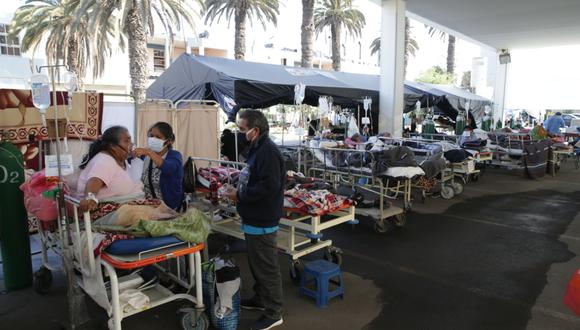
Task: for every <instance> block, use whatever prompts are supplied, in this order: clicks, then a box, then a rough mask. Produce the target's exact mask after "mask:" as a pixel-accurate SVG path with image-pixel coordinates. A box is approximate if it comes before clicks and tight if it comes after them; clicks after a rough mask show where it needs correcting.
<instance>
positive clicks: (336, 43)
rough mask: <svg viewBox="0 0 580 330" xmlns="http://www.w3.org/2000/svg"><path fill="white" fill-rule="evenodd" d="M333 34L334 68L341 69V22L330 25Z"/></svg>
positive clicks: (335, 69)
mask: <svg viewBox="0 0 580 330" xmlns="http://www.w3.org/2000/svg"><path fill="white" fill-rule="evenodd" d="M330 34H331V35H332V69H333V70H334V71H340V24H333V25H331V26H330Z"/></svg>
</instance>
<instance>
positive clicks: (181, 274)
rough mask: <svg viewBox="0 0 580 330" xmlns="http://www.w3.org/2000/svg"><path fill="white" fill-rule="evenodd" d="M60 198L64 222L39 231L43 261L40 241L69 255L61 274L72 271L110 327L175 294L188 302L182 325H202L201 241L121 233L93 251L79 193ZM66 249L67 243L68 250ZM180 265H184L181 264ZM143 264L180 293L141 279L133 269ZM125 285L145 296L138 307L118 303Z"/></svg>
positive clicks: (204, 326) (118, 326)
mask: <svg viewBox="0 0 580 330" xmlns="http://www.w3.org/2000/svg"><path fill="white" fill-rule="evenodd" d="M64 200H65V204H66V210H67V211H66V212H67V215H66V217H64V218H62V219H66V220H65V221H64V223H62V224H61V223H57V225H58V226H57V227H58V229H56V230H52V231H51V230H43V231H41V240H42V242H43V244H42V246H43V253H42V254H43V263H44V262H45V260H46V258H47V257H46V254H47V251H46V250H45V248H46V247H57V251H56V252H57V253H59V254H60V255H62V256H63V258H65V257H67V255H68V257H69V258H71V260H64V261H65V263H66V262H70V264H72V266H73V267H74V272H72V273H68V274H67V275H68V276H74V278H73V279H72V281H74V282H75V283H77V284H76V285H78V286H80V287H81V288H82V289H83V291H84V292H85V293H86V294H87V295H88V296H90V297H91V298H92V299H93V300H94V301H95V302H96V303H97V304H98V305H100V306H101V307H103V308H104V309H105V310H106V311H107V313H108V315H109V317H110V319H109V322H108V326H109V328H110V329H113V330H120V329H121V321H122V320H123V319H124V318H127V317H129V316H132V315H135V314H138V313H141V312H143V311H145V310H148V309H151V308H155V307H158V306H160V305H163V304H166V303H169V302H172V301H176V300H185V301H188V302H190V303H191V304H192V305H193V306H194V307H193V308H185V309H181V310H180V312H181V314H182V316H181V325H182V327H183V329H208V327H209V321H208V318H207V316H206V315H205V314H204V313H203V311H204V304H203V297H202V274H201V255H200V252H201V251H202V250H203V249H204V247H205V246H204V244H203V243H200V244H193V243H188V242H183V241H180V240H179V239H177V238H175V237H173V236H164V237H149V238H134V239H123V240H117V241H114V242H113V243H111V244H110V245H109V246H108V247H107V248H106V249H105V250H103V251H101V253H100V255H99V256H95V249H94V248H95V245H94V243H93V240H94V238H95V236H94V235H95V233H94V232H93V228H92V227H93V226H92V221H91V214H90V213H89V212H85V213H82V214H81V213H80V212H79V210H78V206H79V203H80V200H79V198H77V197H75V196H72V195H66V196H64ZM59 218H61V217H59ZM65 227H66V228H65ZM67 249H70V250H68V251H69V252H70V253H68V254H67V253H66V252H67ZM172 259H175V260H177V262H175V267H173V266H172V263H170V262H168V261H169V260H172ZM182 260H185V262H183V261H182ZM180 261H181V262H180ZM181 265H187V266H185V269H182V266H181ZM144 267H153V268H151V269H155V273H156V274H161V275H163V276H165V277H167V278H168V279H169V280H170V281H171V283H173V284H175V285H178V286H181V287H182V288H183V289H184V290H185V293H176V292H173V291H172V290H170V289H169V288H168V287H166V286H164V285H162V284H160V283H158V282H152V283H148V284H147V283H145V284H147V285H144V283H143V280H142V278H141V277H140V276H138V275H137V274H138V272H140V271H142V270H143V269H144ZM44 284H49V283H47V282H46V281H45V282H44ZM49 285H50V284H49ZM128 289H132V290H136V291H138V292H139V293H138V294H139V295H140V297H142V298H144V297H147V298H146V300H148V302H147V303H145V304H143V305H142V306H140V307H139V308H128V307H127V306H126V305H123V304H122V297H123V294H124V293H125V294H126V293H128V292H129V291H127V290H128ZM69 290H70V288H69ZM191 291H194V293H193V294H192V293H191Z"/></svg>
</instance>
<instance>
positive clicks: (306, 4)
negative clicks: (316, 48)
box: [301, 0, 315, 68]
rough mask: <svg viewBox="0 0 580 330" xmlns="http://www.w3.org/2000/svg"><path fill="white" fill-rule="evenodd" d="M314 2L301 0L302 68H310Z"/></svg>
mask: <svg viewBox="0 0 580 330" xmlns="http://www.w3.org/2000/svg"><path fill="white" fill-rule="evenodd" d="M314 2H315V0H302V38H301V40H302V67H303V68H311V67H312V55H313V50H312V48H313V45H314Z"/></svg>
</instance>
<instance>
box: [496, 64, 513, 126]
mask: <svg viewBox="0 0 580 330" xmlns="http://www.w3.org/2000/svg"><path fill="white" fill-rule="evenodd" d="M495 61H497V69H496V70H497V71H496V76H495V86H494V89H493V103H494V104H495V105H496V111H495V113H494V120H495V121H496V122H497V121H498V120H501V121H502V123H503V122H504V120H505V118H504V116H505V104H506V96H507V80H508V74H509V63H506V64H500V63H499V58H498V56H496V57H495Z"/></svg>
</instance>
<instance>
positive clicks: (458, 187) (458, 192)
mask: <svg viewBox="0 0 580 330" xmlns="http://www.w3.org/2000/svg"><path fill="white" fill-rule="evenodd" d="M451 187H453V193H454V195H455V196H458V195H461V193H462V192H463V185H462V184H461V183H459V182H454V183H453V184H451Z"/></svg>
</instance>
